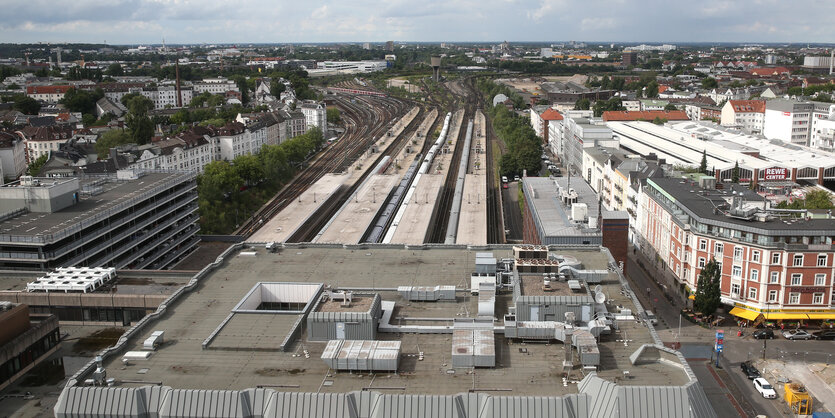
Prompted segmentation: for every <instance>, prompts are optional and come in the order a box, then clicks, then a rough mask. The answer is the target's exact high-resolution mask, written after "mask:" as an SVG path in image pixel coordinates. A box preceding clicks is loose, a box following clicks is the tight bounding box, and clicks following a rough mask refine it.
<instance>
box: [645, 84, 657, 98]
mask: <svg viewBox="0 0 835 418" xmlns="http://www.w3.org/2000/svg"><path fill="white" fill-rule="evenodd" d="M644 96H646V97H647V98H650V99H653V98H656V97H658V82H657V81H655V80H653V81H651V82H650V83H649V84H647V89H646V90H644Z"/></svg>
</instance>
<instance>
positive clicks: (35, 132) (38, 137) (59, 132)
mask: <svg viewBox="0 0 835 418" xmlns="http://www.w3.org/2000/svg"><path fill="white" fill-rule="evenodd" d="M17 134H18V136H20V138H22V139H23V145H24V147H25V148H26V164H32V163H33V162H34V161H35V160H37V159H38V158H39V157H41V156H42V155H48V154H49V153H50V152H55V151H58V150H59V149H60V148H61V145H62V144H64V143H66V142H67V141H69V140H70V139H71V138H72V137H73V129H72V127H70V126H69V125H51V126H42V127H34V126H27V127H25V128H23V129H21V130H19V131H17Z"/></svg>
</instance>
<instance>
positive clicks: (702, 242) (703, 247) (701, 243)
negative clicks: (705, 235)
mask: <svg viewBox="0 0 835 418" xmlns="http://www.w3.org/2000/svg"><path fill="white" fill-rule="evenodd" d="M699 249H700V250H702V251H707V240H706V239H700V240H699Z"/></svg>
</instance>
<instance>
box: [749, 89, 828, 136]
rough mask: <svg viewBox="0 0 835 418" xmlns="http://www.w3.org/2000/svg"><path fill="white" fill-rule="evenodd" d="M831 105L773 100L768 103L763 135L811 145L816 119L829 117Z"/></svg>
mask: <svg viewBox="0 0 835 418" xmlns="http://www.w3.org/2000/svg"><path fill="white" fill-rule="evenodd" d="M830 106H831V103H821V102H811V101H797V100H791V99H773V100H769V101H767V102H766V106H765V122H764V125H763V135H765V137H766V138H768V139H779V140H781V141H785V142H791V143H792V144H797V145H810V139H811V135H810V131H811V129H810V128H811V126H812V122H813V121H814V120H815V119H824V118H828V117H829V108H830Z"/></svg>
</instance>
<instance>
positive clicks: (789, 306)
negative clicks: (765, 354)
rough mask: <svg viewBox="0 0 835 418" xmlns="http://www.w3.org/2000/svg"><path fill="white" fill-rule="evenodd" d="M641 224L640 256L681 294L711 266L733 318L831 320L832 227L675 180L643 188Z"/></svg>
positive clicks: (742, 193)
mask: <svg viewBox="0 0 835 418" xmlns="http://www.w3.org/2000/svg"><path fill="white" fill-rule="evenodd" d="M704 185H706V184H704ZM734 186H735V185H734ZM638 216H639V217H641V218H642V223H641V231H640V234H641V239H642V244H643V245H641V248H642V251H644V252H645V253H646V254H647V255H649V256H650V257H651V258H655V257H656V256H657V257H658V258H659V259H660V260H662V265H663V266H664V268H665V270H666V271H667V272H668V274H669V275H671V276H672V278H673V280H674V281H673V283H670V284H671V285H672V286H671V287H673V288H678V289H680V290H681V291H682V293H685V294H693V292H694V291H695V289H696V288H697V279H698V276H699V274H700V273H701V270H702V269H703V268H704V266H705V265H706V263H707V262H709V261H710V260H711V259H715V260H716V261H717V262H719V263H720V270H721V272H722V276H721V286H720V288H721V294H722V296H721V298H722V302H723V303H724V304H726V305H728V306H730V307H733V308H734V309H732V310H731V311H730V313H731V314H732V315H735V316H737V317H738V318H741V319H747V320H751V321H762V320H763V319H769V320H777V321H782V320H792V321H796V320H804V321H808V320H810V319H811V320H817V319H833V318H835V309H833V292H832V290H833V286H832V279H833V272H834V271H835V270H833V266H835V263H833V260H835V246H833V242H832V238H833V236H835V222H833V221H832V220H831V219H807V218H806V217H799V218H797V217H792V216H791V215H790V214H788V213H786V212H780V211H779V210H773V209H770V208H769V205H768V203H767V202H766V201H765V200H764V199H763V198H762V197H761V196H759V195H758V194H756V193H753V192H751V191H750V190H748V189H747V188H746V187H731V188H730V189H729V190H721V191H719V190H715V189H711V188H709V187H708V188H706V187H701V186H700V185H699V184H696V183H695V182H692V181H689V180H682V179H672V178H662V179H648V180H647V184H646V186H645V187H644V188H643V191H642V193H641V195H640V207H639V214H638Z"/></svg>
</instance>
